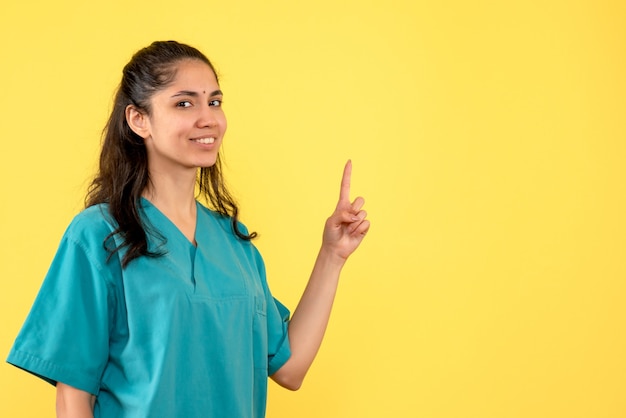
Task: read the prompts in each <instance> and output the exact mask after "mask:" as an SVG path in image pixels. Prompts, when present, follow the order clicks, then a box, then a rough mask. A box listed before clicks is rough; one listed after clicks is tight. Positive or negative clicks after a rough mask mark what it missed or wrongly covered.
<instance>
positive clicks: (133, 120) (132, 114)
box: [126, 104, 150, 139]
mask: <svg viewBox="0 0 626 418" xmlns="http://www.w3.org/2000/svg"><path fill="white" fill-rule="evenodd" d="M126 123H128V126H130V129H132V130H133V132H134V133H136V134H137V135H139V136H140V137H142V138H143V139H146V138H148V137H149V136H150V129H149V127H150V121H149V120H148V115H146V114H145V113H144V112H142V111H141V110H139V109H137V107H135V105H132V104H131V105H128V106H126Z"/></svg>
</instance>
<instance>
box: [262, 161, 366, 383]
mask: <svg viewBox="0 0 626 418" xmlns="http://www.w3.org/2000/svg"><path fill="white" fill-rule="evenodd" d="M351 173H352V163H351V162H350V161H348V163H347V164H346V166H345V168H344V172H343V178H342V181H341V191H340V194H339V202H338V203H337V207H336V209H335V211H334V212H333V214H332V215H331V216H330V218H328V220H327V221H326V224H325V227H324V235H323V240H322V247H321V248H320V251H319V254H318V256H317V259H316V261H315V265H314V266H313V272H312V273H311V277H310V278H309V282H308V284H307V286H306V288H305V290H304V293H303V295H302V298H301V299H300V303H298V306H297V308H296V310H295V312H294V314H293V316H292V318H291V321H290V322H289V344H290V346H291V357H290V358H289V360H288V361H287V362H286V363H285V364H284V365H283V366H282V367H281V368H280V369H279V370H278V371H277V372H276V373H274V374H273V375H272V376H271V377H272V379H273V380H274V381H276V383H278V384H279V385H281V386H283V387H285V388H287V389H291V390H297V389H299V388H300V386H301V385H302V381H303V380H304V376H305V375H306V373H307V371H308V370H309V367H310V366H311V364H312V363H313V359H314V358H315V356H316V354H317V351H318V350H319V347H320V345H321V343H322V339H323V338H324V333H325V331H326V327H327V325H328V320H329V318H330V311H331V309H332V305H333V301H334V299H335V293H336V291H337V285H338V284H339V274H340V273H341V269H342V268H343V266H344V264H345V262H346V260H347V259H348V257H349V256H350V254H352V253H353V252H354V250H356V249H357V247H358V246H359V244H360V243H361V241H362V240H363V238H364V237H365V234H366V233H367V231H368V230H369V227H370V223H369V221H367V220H365V217H366V216H367V213H366V212H365V211H364V210H361V208H362V207H363V204H364V203H365V200H363V198H361V197H359V198H357V199H356V200H355V201H354V202H352V203H350V177H351Z"/></svg>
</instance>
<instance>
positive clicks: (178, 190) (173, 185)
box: [142, 170, 196, 215]
mask: <svg viewBox="0 0 626 418" xmlns="http://www.w3.org/2000/svg"><path fill="white" fill-rule="evenodd" d="M195 187H196V170H189V171H188V172H186V173H184V174H181V173H179V175H176V176H175V175H170V174H169V173H162V172H161V173H160V172H150V183H149V184H148V186H147V187H146V189H145V190H144V191H143V194H142V195H143V197H145V198H146V199H148V200H149V201H150V202H152V204H154V205H155V206H156V207H158V208H159V209H165V210H166V211H167V212H170V213H172V212H173V213H179V214H181V215H182V214H185V213H190V212H193V213H195V209H196V199H195Z"/></svg>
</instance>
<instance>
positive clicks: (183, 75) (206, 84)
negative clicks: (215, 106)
mask: <svg viewBox="0 0 626 418" xmlns="http://www.w3.org/2000/svg"><path fill="white" fill-rule="evenodd" d="M173 68H174V71H175V76H174V79H173V80H172V82H171V83H170V84H169V85H168V86H167V87H166V88H165V90H176V89H191V90H207V89H211V88H212V89H213V90H215V89H217V88H219V83H218V82H217V77H216V76H215V73H214V72H213V70H212V69H211V67H209V66H208V65H207V64H206V63H204V62H202V61H199V60H184V61H180V62H178V63H176V64H174V67H173Z"/></svg>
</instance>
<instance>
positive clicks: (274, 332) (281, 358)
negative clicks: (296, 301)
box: [252, 246, 291, 376]
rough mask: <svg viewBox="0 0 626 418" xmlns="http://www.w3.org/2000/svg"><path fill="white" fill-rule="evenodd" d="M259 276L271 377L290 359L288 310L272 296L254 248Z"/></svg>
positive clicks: (262, 266)
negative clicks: (262, 295) (264, 307)
mask: <svg viewBox="0 0 626 418" xmlns="http://www.w3.org/2000/svg"><path fill="white" fill-rule="evenodd" d="M252 247H253V248H254V255H255V258H256V264H257V268H258V269H259V276H260V278H261V284H262V286H263V292H264V293H265V303H266V306H267V342H268V347H267V349H268V350H267V351H268V364H267V372H268V375H269V376H271V375H273V374H274V373H276V372H277V371H278V369H280V368H281V367H282V366H283V365H284V364H285V363H286V362H287V360H289V357H291V348H290V346H289V333H288V327H289V316H290V312H289V309H287V307H286V306H285V305H283V304H282V303H281V302H280V301H278V299H276V298H274V297H273V296H272V293H271V291H270V288H269V286H268V284H267V278H266V272H265V263H264V261H263V258H262V257H261V254H260V253H259V251H258V249H257V248H256V247H254V246H252Z"/></svg>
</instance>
